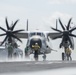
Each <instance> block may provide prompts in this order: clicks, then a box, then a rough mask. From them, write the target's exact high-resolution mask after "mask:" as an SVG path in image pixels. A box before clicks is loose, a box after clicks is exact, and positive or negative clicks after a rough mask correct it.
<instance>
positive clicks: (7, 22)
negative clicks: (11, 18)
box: [5, 17, 10, 30]
mask: <svg viewBox="0 0 76 75" xmlns="http://www.w3.org/2000/svg"><path fill="white" fill-rule="evenodd" d="M5 22H6V26H7V29H8V30H9V29H10V27H9V24H8V21H7V17H6V19H5Z"/></svg>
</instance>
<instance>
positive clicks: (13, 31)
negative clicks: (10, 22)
mask: <svg viewBox="0 0 76 75" xmlns="http://www.w3.org/2000/svg"><path fill="white" fill-rule="evenodd" d="M21 31H24V30H16V31H13V32H12V33H18V32H21Z"/></svg>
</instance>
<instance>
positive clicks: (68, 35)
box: [51, 18, 76, 60]
mask: <svg viewBox="0 0 76 75" xmlns="http://www.w3.org/2000/svg"><path fill="white" fill-rule="evenodd" d="M71 20H72V18H70V19H69V22H68V24H67V25H66V26H65V27H64V25H63V24H62V22H61V20H60V19H59V23H60V25H61V27H62V29H63V31H61V30H59V29H57V28H53V27H51V28H52V29H53V30H54V31H57V32H59V33H60V35H58V36H56V37H54V38H52V39H58V38H62V41H61V43H60V46H59V47H60V48H62V47H64V50H65V52H66V48H69V47H70V48H71V49H72V50H73V49H74V40H73V37H76V35H74V34H73V33H72V32H73V31H74V30H75V29H76V27H75V26H74V27H71V26H70V24H71ZM62 56H63V57H62V58H63V60H64V53H63V55H62Z"/></svg>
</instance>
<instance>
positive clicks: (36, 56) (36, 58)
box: [34, 50, 38, 61]
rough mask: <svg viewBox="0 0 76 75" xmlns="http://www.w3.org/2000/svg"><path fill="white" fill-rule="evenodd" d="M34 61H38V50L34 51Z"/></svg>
mask: <svg viewBox="0 0 76 75" xmlns="http://www.w3.org/2000/svg"><path fill="white" fill-rule="evenodd" d="M34 59H35V61H38V50H35V53H34Z"/></svg>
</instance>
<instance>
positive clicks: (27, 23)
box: [26, 19, 28, 31]
mask: <svg viewBox="0 0 76 75" xmlns="http://www.w3.org/2000/svg"><path fill="white" fill-rule="evenodd" d="M26 31H28V19H27V26H26Z"/></svg>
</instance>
